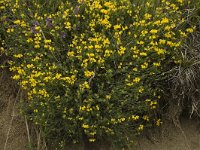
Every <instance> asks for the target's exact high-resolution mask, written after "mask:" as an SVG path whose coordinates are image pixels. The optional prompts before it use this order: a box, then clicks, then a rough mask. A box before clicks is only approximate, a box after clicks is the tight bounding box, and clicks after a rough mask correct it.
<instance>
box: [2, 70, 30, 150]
mask: <svg viewBox="0 0 200 150" xmlns="http://www.w3.org/2000/svg"><path fill="white" fill-rule="evenodd" d="M0 73H1V74H0V150H26V149H27V136H26V128H25V124H24V121H23V120H22V118H20V117H19V113H18V109H17V103H18V100H19V99H18V98H17V97H16V95H15V94H14V93H16V91H15V90H16V89H17V88H16V87H15V86H14V85H15V83H13V82H12V81H11V80H10V79H9V77H8V75H7V73H6V72H3V71H0Z"/></svg>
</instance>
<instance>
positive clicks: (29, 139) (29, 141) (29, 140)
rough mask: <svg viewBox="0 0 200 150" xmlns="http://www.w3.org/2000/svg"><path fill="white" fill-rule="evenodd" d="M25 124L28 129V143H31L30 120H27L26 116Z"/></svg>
mask: <svg viewBox="0 0 200 150" xmlns="http://www.w3.org/2000/svg"><path fill="white" fill-rule="evenodd" d="M25 124H26V131H27V135H28V143H29V144H31V138H30V133H29V127H28V122H27V118H26V116H25Z"/></svg>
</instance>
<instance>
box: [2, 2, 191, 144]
mask: <svg viewBox="0 0 200 150" xmlns="http://www.w3.org/2000/svg"><path fill="white" fill-rule="evenodd" d="M141 3H142V5H141ZM0 4H1V5H2V6H1V12H2V13H3V14H4V15H3V16H2V17H1V22H2V23H3V26H2V27H1V34H2V35H4V36H5V37H4V40H5V42H4V43H6V46H4V45H2V46H1V49H2V51H4V52H5V53H6V55H7V56H8V57H9V65H10V68H9V69H10V71H12V72H13V73H14V75H13V77H12V78H13V79H15V80H17V81H18V83H19V84H20V85H21V87H22V88H23V89H24V90H26V91H27V97H28V101H27V102H25V103H24V105H25V108H24V109H23V112H24V113H25V115H27V116H28V117H29V119H30V120H32V121H33V122H34V123H35V124H38V125H40V126H41V127H42V128H43V131H44V132H45V134H46V135H47V137H48V138H49V139H54V140H55V141H57V143H62V142H63V141H64V143H67V142H69V143H80V142H82V141H83V139H84V140H88V141H89V142H96V141H101V140H105V141H109V142H111V143H113V144H118V146H119V147H124V146H128V145H130V144H131V143H132V142H133V141H132V136H133V135H135V134H137V133H139V132H141V131H142V130H143V129H144V128H145V127H147V126H150V125H152V124H156V125H158V126H159V125H160V119H158V120H157V119H156V118H155V116H153V111H154V110H155V109H156V106H157V100H158V99H159V98H160V96H159V92H160V89H159V88H158V86H156V85H155V84H156V80H158V79H160V76H159V75H160V74H161V73H162V71H163V69H165V68H166V67H167V66H169V65H171V64H172V63H173V64H175V63H179V60H177V59H176V56H177V52H178V51H177V50H178V49H179V47H180V46H181V42H182V41H184V40H185V38H186V37H187V34H188V33H191V32H193V30H194V27H191V28H187V29H186V30H184V29H181V28H179V25H180V24H183V23H184V22H185V20H184V18H183V11H182V8H183V7H184V6H185V5H187V4H188V3H187V2H185V1H183V0H176V1H174V2H171V1H166V0H162V2H159V3H155V2H154V1H147V2H146V1H131V0H120V1H118V0H110V1H104V0H95V1H93V0H78V1H61V0H60V1H57V2H56V3H55V2H53V1H49V2H48V3H47V2H46V1H37V0H32V1H12V0H11V1H9V0H7V3H6V4H5V3H4V0H1V1H0ZM3 47H4V48H3ZM5 48H6V50H5ZM172 58H173V59H172Z"/></svg>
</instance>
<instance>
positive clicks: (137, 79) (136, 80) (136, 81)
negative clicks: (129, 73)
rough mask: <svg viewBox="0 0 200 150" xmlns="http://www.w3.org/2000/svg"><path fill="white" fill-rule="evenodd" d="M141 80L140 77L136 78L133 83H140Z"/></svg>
mask: <svg viewBox="0 0 200 150" xmlns="http://www.w3.org/2000/svg"><path fill="white" fill-rule="evenodd" d="M140 80H141V79H140V78H139V77H136V78H135V79H134V80H133V82H135V83H138V82H140Z"/></svg>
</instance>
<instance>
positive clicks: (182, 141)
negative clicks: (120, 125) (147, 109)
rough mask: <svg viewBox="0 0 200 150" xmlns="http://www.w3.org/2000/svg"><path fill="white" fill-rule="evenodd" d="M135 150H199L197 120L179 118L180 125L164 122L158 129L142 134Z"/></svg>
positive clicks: (199, 129)
mask: <svg viewBox="0 0 200 150" xmlns="http://www.w3.org/2000/svg"><path fill="white" fill-rule="evenodd" d="M137 150H200V124H199V121H198V120H194V119H187V118H182V119H181V127H175V126H174V124H173V123H172V122H164V123H163V125H162V127H161V128H160V129H156V130H154V131H152V132H148V133H146V135H145V134H144V135H142V136H141V137H140V138H139V141H138V147H137Z"/></svg>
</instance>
